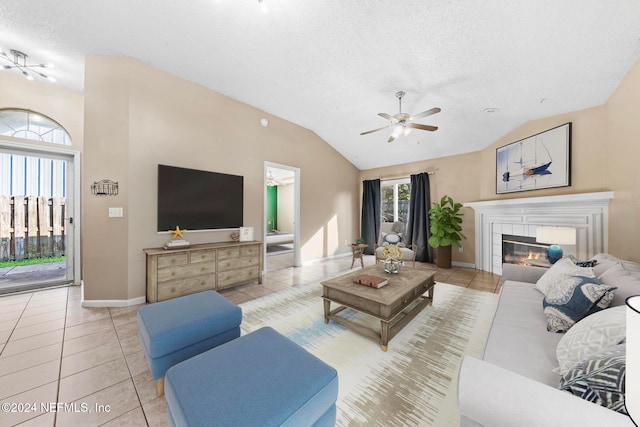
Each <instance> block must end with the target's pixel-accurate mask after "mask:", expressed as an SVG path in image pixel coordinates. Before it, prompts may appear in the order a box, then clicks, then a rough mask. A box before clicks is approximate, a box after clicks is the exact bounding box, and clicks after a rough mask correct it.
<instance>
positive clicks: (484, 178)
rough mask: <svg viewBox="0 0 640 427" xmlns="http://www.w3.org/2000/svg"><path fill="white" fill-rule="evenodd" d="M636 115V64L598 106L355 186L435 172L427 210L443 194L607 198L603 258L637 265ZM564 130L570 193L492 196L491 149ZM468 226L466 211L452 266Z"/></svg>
mask: <svg viewBox="0 0 640 427" xmlns="http://www.w3.org/2000/svg"><path fill="white" fill-rule="evenodd" d="M639 110H640V61H638V62H636V64H635V65H634V66H633V67H632V69H631V70H630V71H629V73H628V74H627V76H626V77H625V79H624V80H623V81H622V83H621V84H620V86H619V87H618V88H617V89H616V91H615V92H614V94H613V95H612V96H611V97H610V99H609V100H608V101H607V102H606V104H605V105H603V106H600V107H595V108H589V109H586V110H580V111H574V112H570V113H566V114H561V115H557V116H552V117H547V118H544V119H540V120H535V121H531V122H527V123H525V124H523V125H522V126H519V127H518V128H516V129H514V130H513V131H512V132H509V133H508V134H506V135H505V136H503V137H502V138H500V139H499V140H497V141H495V142H494V143H492V144H491V145H489V146H488V147H487V148H485V149H484V150H482V151H480V152H476V153H470V154H464V155H460V156H451V157H443V158H439V159H433V160H428V161H423V162H415V163H408V164H403V165H397V166H391V167H386V168H377V169H370V170H366V171H361V173H360V180H361V181H362V180H364V179H373V178H381V179H385V178H390V177H393V178H397V177H408V176H409V175H410V174H414V173H419V172H423V171H435V175H432V176H431V177H430V179H431V200H432V202H433V201H436V200H438V199H439V198H440V197H442V196H443V195H445V194H447V195H449V196H451V197H453V198H454V200H455V201H457V202H461V203H465V202H470V201H477V200H494V199H509V198H521V197H540V196H549V195H562V194H573V193H585V192H595V191H604V190H613V191H614V192H615V196H614V200H612V201H611V204H610V211H609V214H610V215H609V216H610V218H609V252H611V253H612V254H614V255H617V256H619V257H622V258H626V259H632V260H635V261H640V252H639V251H638V250H637V249H636V248H635V238H636V236H638V232H639V228H640V212H639V206H640V174H639V173H638V167H637V159H638V158H639V157H640V144H638V139H639V137H640V120H638V118H637V111H639ZM567 122H572V149H571V151H572V154H571V155H572V170H571V186H569V187H561V188H554V189H545V190H536V191H525V192H519V193H509V194H502V195H496V192H495V179H496V178H495V173H496V172H495V167H496V166H495V160H496V149H497V148H498V147H502V146H504V145H506V144H509V143H511V142H514V141H518V140H520V139H523V138H526V137H528V136H531V135H535V134H537V133H539V132H543V131H545V130H547V129H550V128H553V127H556V126H559V125H562V124H564V123H567ZM399 143H402V141H400V142H399ZM473 222H474V218H473V210H472V209H465V218H464V223H463V230H464V233H465V235H466V236H467V237H468V240H464V241H463V242H462V243H463V250H464V252H463V253H459V252H458V251H456V250H454V251H453V261H454V262H461V263H473V262H474V259H475V249H474V245H475V242H474V240H475V239H474V228H475V227H474V224H473Z"/></svg>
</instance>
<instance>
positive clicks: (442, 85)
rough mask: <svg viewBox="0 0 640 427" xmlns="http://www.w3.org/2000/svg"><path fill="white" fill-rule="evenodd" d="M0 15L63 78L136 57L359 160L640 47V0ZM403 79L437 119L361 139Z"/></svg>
mask: <svg viewBox="0 0 640 427" xmlns="http://www.w3.org/2000/svg"><path fill="white" fill-rule="evenodd" d="M0 16H1V17H2V18H1V20H0V47H2V48H3V50H5V51H7V52H8V50H9V49H18V50H21V51H23V52H25V53H27V54H28V55H30V59H32V60H33V61H30V62H36V63H41V62H52V63H55V64H56V67H57V68H55V69H53V70H51V71H50V73H51V75H53V76H54V77H56V78H57V83H56V84H60V85H62V86H65V87H67V88H70V89H74V90H79V91H82V90H83V76H84V74H83V73H84V58H85V56H86V55H125V56H131V57H133V58H136V59H138V60H140V61H142V62H144V63H148V64H150V65H152V66H154V67H156V68H159V69H162V70H166V71H168V72H170V73H173V74H175V75H178V76H181V77H183V78H185V79H188V80H191V81H193V82H196V83H198V84H200V85H203V86H205V87H208V88H211V89H213V90H216V91H218V92H221V93H223V94H225V95H227V96H230V97H232V98H235V99H237V100H239V101H242V102H244V103H247V104H250V105H252V106H254V107H257V108H259V109H262V110H264V111H265V112H267V113H269V114H272V115H275V116H279V117H281V118H284V119H286V120H289V121H292V122H294V123H297V124H298V125H300V126H303V127H306V128H308V129H310V130H312V131H314V132H315V133H316V134H318V135H319V136H320V137H321V138H323V139H324V140H325V141H326V142H327V143H329V144H330V145H332V146H333V147H334V148H335V149H336V150H337V151H338V152H340V153H341V154H342V155H343V156H344V157H346V158H347V159H349V160H350V161H351V162H352V163H353V164H354V165H355V166H357V167H358V168H360V169H369V168H374V167H380V166H387V165H392V164H398V163H406V162H411V161H416V160H423V159H430V158H437V157H442V156H448V155H455V154H461V153H465V152H470V151H477V150H481V149H483V148H485V147H486V146H487V145H489V144H491V143H492V142H494V141H495V140H497V139H498V138H500V137H501V136H503V135H504V134H505V133H507V132H509V131H510V130H512V129H514V128H516V127H517V126H519V125H521V124H522V123H524V122H526V121H529V120H533V119H537V118H541V117H547V116H551V115H555V114H560V113H564V112H568V111H574V110H580V109H583V108H588V107H593V106H598V105H601V104H603V103H605V102H606V100H607V99H608V97H609V96H610V95H611V93H612V92H613V91H614V90H615V88H616V87H617V86H618V84H619V83H620V81H621V80H622V78H623V77H624V75H625V74H626V72H627V71H628V70H629V68H630V67H631V66H632V65H633V64H634V63H635V62H636V60H637V59H638V57H639V55H640V2H638V1H637V0H616V1H615V2H606V1H602V0H562V1H558V0H540V1H531V0H530V1H521V0H516V1H505V0H487V1H471V0H469V1H461V0H431V1H426V0H358V1H355V0H324V1H321V0H263V1H262V2H259V1H258V0H207V1H205V0H192V1H184V2H181V1H177V0H162V1H160V0H111V1H108V2H104V1H97V0H90V1H70V0H64V1H57V2H48V1H45V0H40V1H35V0H3V1H2V2H0ZM5 62H6V61H5ZM5 62H3V61H0V65H4V63H5ZM0 71H1V72H15V71H13V70H7V71H4V70H0ZM399 90H403V91H405V92H406V95H405V97H404V98H403V102H402V110H403V112H408V113H410V114H412V113H413V114H415V113H419V112H422V111H424V110H427V109H430V108H432V107H440V108H441V109H442V112H440V113H439V114H435V115H433V116H429V117H425V118H422V119H418V120H417V122H418V123H424V124H428V125H433V126H438V127H439V129H438V130H437V131H435V132H427V131H422V130H413V131H412V132H411V133H410V134H409V135H408V136H401V137H400V138H398V139H397V140H396V141H395V142H393V143H387V139H388V137H389V134H390V133H391V129H385V130H383V131H380V132H375V133H371V134H369V135H365V136H361V135H360V133H361V132H363V131H368V130H371V129H375V128H379V127H383V126H385V125H386V124H388V122H387V121H386V120H385V119H383V118H382V117H379V116H378V115H377V114H378V113H380V112H384V113H388V114H390V115H394V114H396V113H398V101H397V99H396V98H395V96H394V94H395V93H396V92H397V91H399ZM487 109H497V110H498V111H495V112H486V111H485V110H487Z"/></svg>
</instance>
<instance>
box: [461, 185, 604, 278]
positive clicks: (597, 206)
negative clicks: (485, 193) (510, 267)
mask: <svg viewBox="0 0 640 427" xmlns="http://www.w3.org/2000/svg"><path fill="white" fill-rule="evenodd" d="M612 198H613V192H612V191H605V192H598V193H579V194H566V195H561V196H547V197H527V198H521V199H502V200H488V201H481V202H469V203H465V204H464V206H465V207H470V208H472V209H473V210H474V212H475V238H476V246H475V252H476V258H475V264H476V268H477V269H479V270H484V271H488V272H492V273H494V274H499V275H502V235H503V234H510V235H515V236H527V237H535V235H536V227H539V226H557V227H573V228H575V229H576V245H575V246H565V247H563V249H564V252H565V254H567V255H575V256H576V257H577V258H578V259H587V258H588V257H590V256H593V255H595V254H596V253H599V252H607V249H608V247H607V241H608V228H609V201H610V200H611V199H612ZM547 243H553V242H547Z"/></svg>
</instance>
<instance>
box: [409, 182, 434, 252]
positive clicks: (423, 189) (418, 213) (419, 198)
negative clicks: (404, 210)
mask: <svg viewBox="0 0 640 427" xmlns="http://www.w3.org/2000/svg"><path fill="white" fill-rule="evenodd" d="M429 208H431V196H430V191H429V174H428V173H425V172H423V173H419V174H417V175H411V196H410V198H409V215H408V218H407V239H406V241H407V243H412V244H414V245H418V252H417V253H416V261H421V262H433V248H432V247H431V246H429V243H428V240H429V237H430V236H431V233H430V232H429Z"/></svg>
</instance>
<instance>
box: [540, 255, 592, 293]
mask: <svg viewBox="0 0 640 427" xmlns="http://www.w3.org/2000/svg"><path fill="white" fill-rule="evenodd" d="M571 276H585V277H595V274H593V269H592V268H591V267H578V266H577V265H575V264H574V263H573V261H572V260H571V258H569V257H564V258H562V259H561V260H559V261H558V262H556V263H555V264H553V265H552V266H551V268H549V271H547V272H546V273H544V274H543V275H542V277H541V278H540V279H538V281H537V282H536V289H537V290H539V291H540V292H542V294H543V295H547V294H548V293H549V291H550V290H551V289H552V288H553V287H555V286H557V285H558V284H560V283H562V282H563V281H564V280H565V279H567V278H569V277H571Z"/></svg>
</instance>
